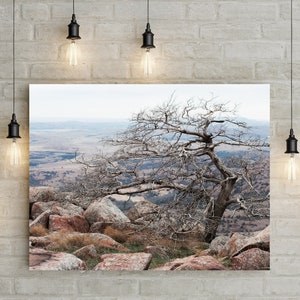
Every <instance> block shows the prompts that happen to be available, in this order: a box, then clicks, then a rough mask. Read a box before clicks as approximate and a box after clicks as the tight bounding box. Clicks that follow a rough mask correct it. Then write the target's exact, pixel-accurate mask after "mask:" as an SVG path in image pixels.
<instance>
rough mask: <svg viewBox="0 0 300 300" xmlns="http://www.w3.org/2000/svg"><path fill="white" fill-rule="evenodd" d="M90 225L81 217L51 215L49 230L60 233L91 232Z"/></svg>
mask: <svg viewBox="0 0 300 300" xmlns="http://www.w3.org/2000/svg"><path fill="white" fill-rule="evenodd" d="M89 228H90V226H89V223H88V221H87V220H86V219H85V218H84V217H83V216H81V215H75V216H68V215H66V216H59V215H50V216H49V230H51V231H59V230H64V231H65V232H72V231H77V232H83V233H85V232H89Z"/></svg>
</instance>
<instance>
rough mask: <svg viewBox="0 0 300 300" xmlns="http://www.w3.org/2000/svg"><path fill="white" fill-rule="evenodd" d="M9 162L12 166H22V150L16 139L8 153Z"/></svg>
mask: <svg viewBox="0 0 300 300" xmlns="http://www.w3.org/2000/svg"><path fill="white" fill-rule="evenodd" d="M7 162H9V165H10V166H18V165H20V164H21V150H20V145H19V144H18V143H17V139H16V138H14V139H13V140H12V143H11V144H10V146H9V148H8V151H7Z"/></svg>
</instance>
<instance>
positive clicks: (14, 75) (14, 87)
mask: <svg viewBox="0 0 300 300" xmlns="http://www.w3.org/2000/svg"><path fill="white" fill-rule="evenodd" d="M15 35H16V30H15V0H13V45H12V46H13V114H14V113H15V106H16V103H15V102H16V84H15V81H16V73H15Z"/></svg>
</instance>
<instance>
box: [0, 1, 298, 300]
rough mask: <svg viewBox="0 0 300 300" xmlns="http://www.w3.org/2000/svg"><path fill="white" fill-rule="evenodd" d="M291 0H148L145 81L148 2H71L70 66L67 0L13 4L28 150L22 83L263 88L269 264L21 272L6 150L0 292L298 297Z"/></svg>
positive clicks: (0, 79) (3, 122)
mask: <svg viewBox="0 0 300 300" xmlns="http://www.w3.org/2000/svg"><path fill="white" fill-rule="evenodd" d="M76 2H79V1H76ZM143 2H144V3H143ZM294 2H296V1H294ZM289 3H290V2H289V1H283V0H274V1H269V0H252V1H244V0H234V1H233V0H230V1H229V0H204V1H188V0H181V1H179V0H152V1H151V6H150V8H151V10H150V18H151V28H152V31H153V33H154V34H155V44H156V49H154V50H153V54H154V57H155V61H156V65H157V68H156V69H155V70H154V74H153V76H152V78H151V79H150V81H149V80H146V79H144V78H143V76H142V70H141V63H140V59H141V54H142V50H141V49H140V46H141V43H142V41H141V36H142V33H143V32H144V30H145V23H146V1H141V0H128V1H124V0H115V1H111V0H103V1H95V0H82V1H81V2H80V3H78V5H77V8H76V10H77V13H76V15H77V20H78V23H79V24H80V25H81V29H80V30H81V36H82V40H81V41H79V42H78V45H79V47H81V53H82V55H81V59H80V63H79V65H78V66H77V67H76V68H72V67H70V66H69V65H68V63H67V60H66V57H65V51H66V49H67V46H68V41H67V40H66V36H67V25H68V24H69V22H70V19H71V13H72V6H71V1H67V0H51V1H49V0H26V1H18V0H16V21H17V24H16V28H17V31H16V32H17V36H16V68H17V72H16V76H17V114H18V120H19V122H20V123H21V125H22V127H21V135H22V137H23V139H22V141H21V144H22V146H23V148H24V152H25V155H27V154H28V152H27V151H28V118H29V116H28V103H29V102H28V101H29V99H28V84H30V83H149V82H150V83H269V84H270V86H271V124H272V125H271V158H272V159H271V208H272V209H271V210H272V216H271V227H272V236H271V249H272V253H271V262H272V265H271V271H268V272H264V271H261V272H217V273H216V272H214V271H211V272H182V273H181V272H180V273H171V274H170V273H162V272H145V273H138V272H133V273H128V272H108V273H105V272H96V273H95V272H86V273H80V272H29V271H28V240H27V235H28V230H27V224H28V220H27V217H28V195H27V191H28V164H24V165H23V166H22V168H21V169H20V170H18V172H11V173H6V172H4V164H5V155H1V156H0V253H1V256H0V298H1V299H3V300H5V299H10V300H12V299H14V300H20V299H23V300H25V299H33V300H35V299H43V300H53V299H61V300H75V299H78V300H94V299H97V300H98V299H102V300H129V299H130V300H136V299H141V300H143V299H144V300H150V299H151V300H152V299H158V300H159V299H161V300H166V299H173V300H183V299H189V300H193V299H198V300H204V299H205V300H216V299H223V300H239V299H243V300H253V299H256V300H257V299H258V300H259V299H261V300H275V299H276V300H279V299H282V300H283V299H285V300H287V299H291V300H296V299H299V295H300V272H299V270H300V251H299V249H300V233H299V232H300V231H299V227H300V221H299V214H300V206H299V205H300V204H299V203H300V185H299V184H298V185H294V186H291V185H290V184H289V183H288V182H287V181H286V179H285V177H284V175H283V173H282V170H283V168H284V164H285V163H286V161H287V156H286V155H285V154H284V153H283V152H284V147H285V139H286V138H287V135H288V131H289V99H290V90H289V84H290V82H289V79H290V64H289V59H290V57H289V51H290V50H289V49H290V35H289V26H290V15H289V12H290V11H289ZM11 4H12V1H11V0H2V1H1V2H0V97H1V100H0V101H1V105H0V133H1V134H0V136H1V137H2V138H1V143H0V151H1V153H5V151H6V147H7V141H6V139H5V136H6V134H7V124H8V122H9V121H10V117H11V95H12V92H11V89H12V84H11V75H12V71H11V70H12V64H11V57H12V53H11V46H12V45H11V38H12V36H11V35H12V18H11V13H12V5H11ZM294 5H295V9H294V19H295V28H294V32H295V44H294V46H295V48H294V53H295V56H294V64H295V74H294V78H295V81H294V89H295V95H299V94H300V80H299V79H300V68H299V67H300V42H299V41H300V34H299V32H300V5H299V3H294ZM298 100H299V97H298V98H297V99H296V98H295V124H294V130H295V132H296V135H297V134H298V136H299V134H300V118H299V116H298V115H299V111H300V104H299V103H297V101H298ZM258 109H259V108H258ZM299 161H300V160H299ZM25 162H26V160H25ZM27 162H28V158H27Z"/></svg>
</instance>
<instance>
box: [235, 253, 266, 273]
mask: <svg viewBox="0 0 300 300" xmlns="http://www.w3.org/2000/svg"><path fill="white" fill-rule="evenodd" d="M231 262H232V269H233V270H269V269H270V253H269V252H267V251H263V250H261V249H259V248H251V249H249V250H246V251H244V252H241V253H240V254H239V255H237V256H234V257H233V258H232V260H231Z"/></svg>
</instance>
